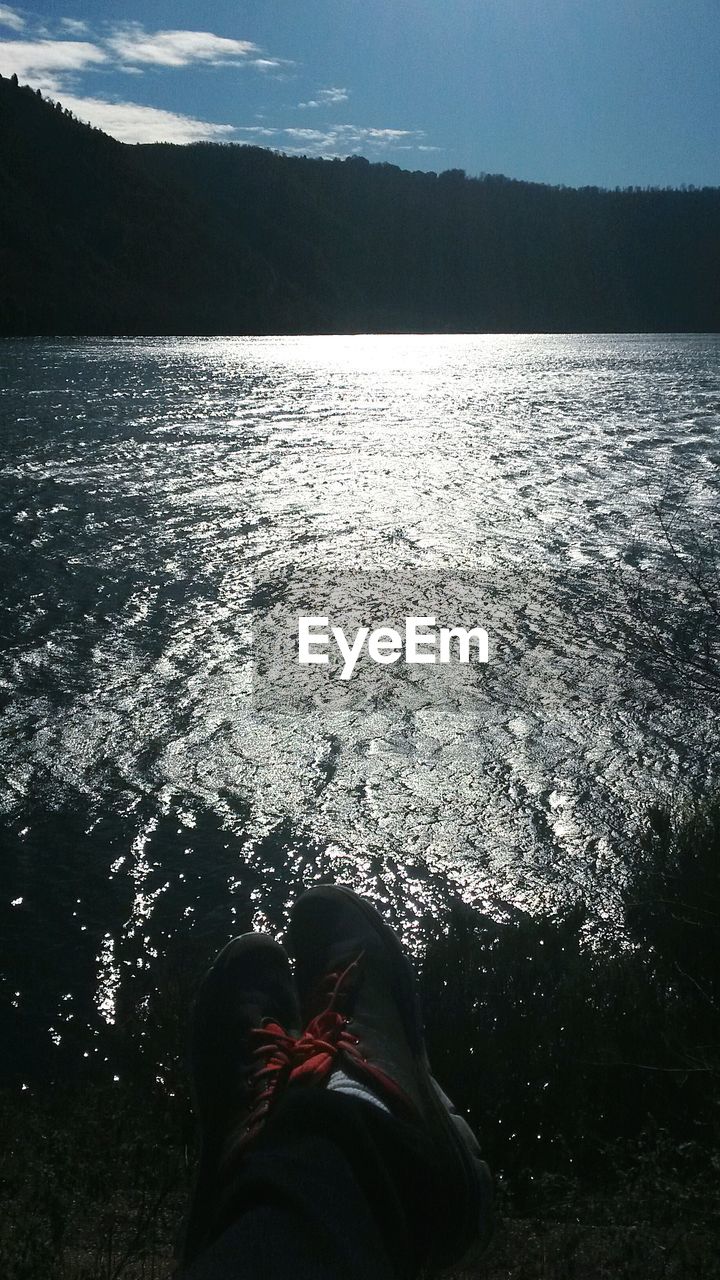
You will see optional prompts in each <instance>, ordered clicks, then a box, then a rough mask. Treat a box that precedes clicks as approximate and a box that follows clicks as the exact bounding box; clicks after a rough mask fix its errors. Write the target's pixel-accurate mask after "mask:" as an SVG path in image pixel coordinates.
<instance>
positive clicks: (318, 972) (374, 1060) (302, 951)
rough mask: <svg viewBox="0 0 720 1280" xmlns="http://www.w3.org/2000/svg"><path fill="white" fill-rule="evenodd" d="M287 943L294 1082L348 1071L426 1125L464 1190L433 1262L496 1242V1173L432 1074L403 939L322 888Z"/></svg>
mask: <svg viewBox="0 0 720 1280" xmlns="http://www.w3.org/2000/svg"><path fill="white" fill-rule="evenodd" d="M289 949H290V951H291V954H293V955H294V957H295V982H296V987H297V990H298V994H299V997H300V1008H301V1015H302V1025H303V1026H304V1028H305V1030H304V1032H303V1034H302V1036H301V1037H300V1038H299V1039H298V1041H297V1043H296V1045H295V1049H294V1052H293V1062H294V1065H293V1069H292V1080H293V1084H300V1083H302V1082H303V1080H305V1081H306V1082H307V1083H314V1084H320V1083H325V1084H327V1083H328V1082H330V1080H331V1078H332V1075H333V1073H334V1072H335V1071H340V1072H342V1073H343V1075H344V1077H350V1078H351V1080H356V1081H358V1082H359V1083H360V1084H361V1085H362V1086H364V1087H365V1088H367V1089H369V1090H370V1091H371V1092H372V1094H373V1095H374V1096H375V1097H376V1098H377V1099H378V1100H379V1101H380V1102H382V1103H383V1104H384V1105H385V1106H386V1107H387V1109H388V1110H390V1111H391V1112H392V1113H393V1114H394V1115H395V1116H396V1117H397V1118H398V1119H400V1120H403V1121H405V1122H408V1121H410V1122H411V1123H414V1124H415V1125H417V1126H419V1127H420V1128H421V1129H422V1130H423V1131H424V1133H425V1134H426V1135H427V1137H428V1138H429V1139H430V1141H431V1143H432V1149H433V1153H434V1156H433V1158H435V1155H436V1156H437V1165H438V1167H442V1168H443V1169H444V1170H445V1169H446V1170H448V1175H449V1178H450V1180H451V1182H452V1186H453V1189H454V1188H455V1187H457V1194H456V1195H455V1193H454V1194H453V1209H454V1210H455V1209H457V1211H458V1217H457V1221H456V1222H455V1223H453V1224H452V1229H451V1230H449V1231H447V1232H445V1233H439V1237H440V1235H441V1234H442V1235H443V1239H442V1240H440V1238H439V1237H438V1256H437V1257H433V1258H431V1259H430V1261H431V1262H432V1263H433V1264H434V1265H442V1266H446V1265H448V1264H449V1263H450V1262H454V1261H457V1260H458V1259H459V1258H461V1257H463V1256H464V1255H465V1254H466V1253H467V1251H468V1250H469V1249H470V1248H471V1246H473V1245H475V1246H477V1245H479V1244H484V1243H486V1241H487V1239H488V1238H489V1235H490V1230H491V1202H492V1190H491V1179H490V1173H489V1170H488V1167H487V1165H486V1164H485V1162H484V1161H483V1160H482V1158H481V1155H480V1148H479V1146H478V1142H477V1139H476V1137H475V1135H474V1133H473V1132H472V1130H471V1128H470V1126H469V1125H468V1123H467V1121H465V1120H464V1119H463V1117H462V1116H460V1115H459V1114H458V1112H457V1111H456V1110H455V1108H454V1107H453V1104H452V1103H451V1102H450V1100H449V1098H448V1097H447V1096H446V1095H445V1094H444V1093H443V1091H442V1089H441V1088H440V1086H439V1084H438V1083H437V1081H436V1080H435V1079H434V1077H433V1075H432V1072H431V1070H430V1064H429V1062H428V1057H427V1052H426V1049H425V1042H424V1035H423V1024H422V1017H421V1014H420V1007H419V999H418V995H417V991H416V984H415V976H414V973H413V970H412V967H411V965H410V962H409V961H408V959H407V957H406V956H405V955H404V954H403V951H402V948H401V946H400V942H399V940H398V938H397V936H396V935H395V934H394V933H393V931H392V930H391V929H390V928H389V926H388V925H386V924H385V922H384V921H383V919H382V917H381V916H380V915H379V914H378V912H377V911H376V910H375V908H374V907H372V906H371V905H370V904H369V903H368V902H366V901H365V900H364V899H363V898H360V897H359V896H358V895H357V894H356V893H353V892H352V890H350V889H346V888H344V887H342V886H340V885H320V886H317V887H316V888H313V889H309V890H308V891H307V892H306V893H304V894H303V895H302V896H301V897H300V898H299V899H298V901H297V902H296V904H295V906H294V908H293V911H292V913H291V920H290V931H289Z"/></svg>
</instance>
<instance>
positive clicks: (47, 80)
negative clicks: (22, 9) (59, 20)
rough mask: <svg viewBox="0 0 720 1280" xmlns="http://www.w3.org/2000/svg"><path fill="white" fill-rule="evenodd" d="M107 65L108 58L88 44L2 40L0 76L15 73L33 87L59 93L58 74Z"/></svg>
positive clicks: (81, 41) (96, 47)
mask: <svg viewBox="0 0 720 1280" xmlns="http://www.w3.org/2000/svg"><path fill="white" fill-rule="evenodd" d="M105 62H107V54H106V53H104V52H103V50H102V49H100V48H99V47H98V46H97V45H96V44H91V43H90V42H89V41H85V40H0V73H2V75H4V76H10V75H12V74H13V72H15V73H16V74H17V76H18V79H20V80H32V82H33V87H34V88H38V89H47V90H48V91H49V92H57V91H58V84H59V82H58V73H60V72H66V73H67V72H75V71H84V70H85V69H86V68H88V67H93V66H98V65H99V64H101V63H105Z"/></svg>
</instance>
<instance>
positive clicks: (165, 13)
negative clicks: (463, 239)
mask: <svg viewBox="0 0 720 1280" xmlns="http://www.w3.org/2000/svg"><path fill="white" fill-rule="evenodd" d="M13 71H15V72H17V74H18V76H19V78H20V80H21V82H22V83H29V84H31V85H33V87H39V88H41V89H42V90H43V91H44V92H46V93H47V94H48V95H49V96H52V97H55V98H58V99H60V101H62V103H63V104H64V105H66V106H69V107H70V108H71V109H72V110H73V111H74V112H75V114H76V115H78V116H80V117H81V118H82V119H86V120H90V121H92V123H94V124H98V125H99V126H100V127H101V128H104V129H105V130H106V131H107V132H108V133H112V134H113V135H114V136H116V137H118V138H121V139H122V140H123V141H129V142H135V141H156V140H163V139H167V140H171V141H176V142H190V141H194V140H198V139H216V140H219V141H228V142H232V141H234V142H250V143H255V144H257V145H261V146H269V147H274V148H277V149H279V150H282V151H287V152H291V153H300V154H308V155H322V156H335V155H348V154H353V153H354V154H361V155H366V156H367V157H368V158H369V159H371V160H388V161H390V162H392V163H394V164H399V165H402V166H403V167H404V168H409V169H436V170H441V169H448V168H463V169H466V170H467V172H468V173H471V174H475V173H480V172H490V173H505V174H507V175H508V176H510V177H518V178H529V179H533V180H536V181H541V182H557V183H566V184H568V185H579V184H584V183H596V184H598V185H601V186H615V185H621V186H625V185H628V184H635V183H637V184H640V185H643V186H644V185H646V184H653V185H655V184H657V185H661V186H664V185H668V184H671V185H679V184H680V183H695V184H696V185H704V184H712V185H720V0H248V2H247V3H243V2H242V0H213V3H212V4H207V3H206V4H202V3H189V2H186V0H137V2H136V3H115V2H114V0H112V2H111V0H36V3H35V5H34V7H33V8H28V7H24V6H22V5H8V4H4V3H1V2H0V72H2V74H3V75H10V74H11V73H12V72H13Z"/></svg>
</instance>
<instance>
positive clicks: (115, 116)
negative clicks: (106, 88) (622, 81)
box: [62, 94, 235, 143]
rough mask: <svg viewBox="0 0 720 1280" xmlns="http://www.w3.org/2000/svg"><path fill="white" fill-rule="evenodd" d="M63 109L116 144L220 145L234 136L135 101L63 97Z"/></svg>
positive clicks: (230, 130)
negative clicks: (209, 143) (96, 128)
mask: <svg viewBox="0 0 720 1280" xmlns="http://www.w3.org/2000/svg"><path fill="white" fill-rule="evenodd" d="M62 102H63V106H64V107H69V108H70V110H71V111H72V113H73V115H76V116H77V117H78V119H79V120H85V121H86V122H87V123H88V124H94V125H96V126H97V127H98V128H99V129H102V130H103V131H104V132H105V133H109V134H110V136H111V137H113V138H117V139H118V141H119V142H178V143H184V142H221V141H223V140H227V139H228V137H229V136H231V135H233V134H234V133H235V127H234V126H233V125H231V124H213V123H211V122H209V121H207V120H197V119H195V118H194V117H193V116H185V115H181V114H180V113H178V112H175V111H161V110H159V109H158V108H157V107H144V106H142V105H141V104H140V103H138V102H106V101H105V100H104V99H102V98H76V97H73V96H72V95H70V96H68V95H66V94H63V99H62Z"/></svg>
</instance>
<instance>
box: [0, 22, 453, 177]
mask: <svg viewBox="0 0 720 1280" xmlns="http://www.w3.org/2000/svg"><path fill="white" fill-rule="evenodd" d="M2 23H4V24H5V26H10V28H11V29H12V30H15V31H18V32H19V31H21V30H22V32H23V35H24V36H25V38H24V39H23V38H9V39H6V40H0V73H2V74H3V75H6V76H9V75H12V74H13V73H14V72H15V73H17V75H18V78H19V79H20V80H21V81H25V82H30V83H31V84H32V86H33V88H37V89H40V90H42V91H43V92H45V93H48V94H52V95H53V96H55V97H60V99H61V101H62V103H63V105H64V106H66V107H68V108H69V109H70V110H71V111H72V112H73V113H74V114H75V115H76V116H78V117H79V119H81V120H87V121H88V122H89V123H90V124H93V125H96V126H97V127H98V128H100V129H103V130H104V131H105V132H106V133H109V134H110V135H111V136H112V137H114V138H117V139H118V140H119V141H121V142H130V143H135V142H176V143H189V142H201V141H207V142H212V141H231V140H235V141H237V142H240V143H246V144H249V143H260V142H261V143H262V144H263V145H265V146H272V147H275V148H276V149H278V150H281V151H287V152H289V153H291V154H304V155H312V156H328V157H341V156H347V155H356V154H358V153H359V152H364V153H368V154H370V155H373V154H375V155H378V154H382V153H384V152H387V150H388V149H389V148H395V149H400V150H425V151H427V150H430V147H429V146H428V145H427V144H426V143H425V134H424V133H423V132H422V131H419V130H412V129H390V128H376V127H366V126H360V125H353V124H334V125H327V126H326V127H324V128H319V129H303V128H293V127H284V126H271V125H270V124H269V123H268V122H264V123H263V124H262V125H247V126H234V125H231V124H225V123H215V122H213V121H207V120H200V119H198V118H197V117H196V116H190V115H185V114H183V113H181V112H175V111H163V110H161V109H160V108H157V107H147V106H144V105H143V104H142V103H139V102H126V101H120V102H117V101H116V102H112V101H109V100H108V99H107V98H101V97H96V96H93V95H87V96H86V95H85V94H82V93H81V91H80V83H81V82H79V81H78V77H79V76H80V74H81V73H83V72H88V71H101V72H108V71H114V72H118V71H121V72H123V73H125V74H129V75H133V76H136V77H137V76H142V75H143V74H144V73H145V72H147V70H148V69H149V68H160V67H167V68H177V67H187V66H191V65H201V66H202V65H204V66H228V65H231V66H248V67H253V68H255V69H256V70H258V71H260V72H264V71H282V70H284V69H285V68H287V67H289V66H292V65H293V64H292V63H289V62H288V61H287V60H286V59H281V58H274V57H265V56H264V55H263V54H262V53H261V51H260V49H259V48H258V46H257V45H255V44H253V43H252V41H250V40H232V39H229V38H228V37H225V36H218V35H214V34H213V33H212V32H209V31H174V30H173V31H169V30H168V31H155V32H149V31H146V30H145V28H144V27H143V26H141V24H140V23H124V24H118V23H116V24H114V25H111V26H109V27H106V28H105V29H104V32H103V34H102V35H100V34H94V33H93V35H92V37H91V38H90V39H86V40H81V39H70V38H64V37H63V38H60V39H54V38H52V37H53V34H54V33H53V31H52V30H46V29H45V28H42V27H40V26H39V25H38V24H37V23H34V24H33V26H32V28H30V27H27V26H26V24H25V22H24V19H23V18H22V17H21V16H20V15H19V14H18V13H16V11H15V10H14V9H11V8H9V7H8V6H7V5H3V4H1V3H0V24H2ZM59 30H62V31H63V32H65V33H66V35H67V36H68V37H69V36H71V35H72V36H80V35H82V34H85V33H86V32H87V31H88V28H87V24H85V23H83V22H81V21H80V20H79V19H76V18H62V19H59V21H58V25H56V27H55V28H54V31H55V32H57V31H59ZM83 87H84V85H83ZM349 97H350V94H349V90H347V89H344V88H342V87H340V86H339V85H328V86H327V87H325V88H323V89H320V90H318V92H317V94H316V97H315V98H313V99H311V100H309V101H308V102H303V103H300V104H299V106H301V107H303V108H320V107H327V108H329V107H333V106H337V105H339V104H341V103H343V102H347V101H348V100H349ZM256 118H262V117H260V116H258V117H256Z"/></svg>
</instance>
